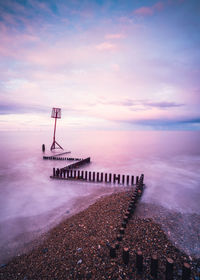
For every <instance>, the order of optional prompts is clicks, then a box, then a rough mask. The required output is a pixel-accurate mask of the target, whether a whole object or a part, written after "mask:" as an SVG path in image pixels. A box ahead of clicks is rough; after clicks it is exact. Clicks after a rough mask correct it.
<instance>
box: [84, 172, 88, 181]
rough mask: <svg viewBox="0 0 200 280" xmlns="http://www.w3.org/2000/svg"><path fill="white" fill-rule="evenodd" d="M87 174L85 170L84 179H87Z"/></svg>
mask: <svg viewBox="0 0 200 280" xmlns="http://www.w3.org/2000/svg"><path fill="white" fill-rule="evenodd" d="M87 175H88V172H87V171H85V180H86V181H87Z"/></svg>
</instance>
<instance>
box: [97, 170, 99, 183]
mask: <svg viewBox="0 0 200 280" xmlns="http://www.w3.org/2000/svg"><path fill="white" fill-rule="evenodd" d="M97 182H99V172H97Z"/></svg>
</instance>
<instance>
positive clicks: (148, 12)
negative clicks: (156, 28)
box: [133, 2, 164, 16]
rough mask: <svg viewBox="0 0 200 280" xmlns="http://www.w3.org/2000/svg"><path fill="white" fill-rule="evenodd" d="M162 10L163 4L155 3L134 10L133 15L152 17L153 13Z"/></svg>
mask: <svg viewBox="0 0 200 280" xmlns="http://www.w3.org/2000/svg"><path fill="white" fill-rule="evenodd" d="M163 8H164V4H163V2H157V3H156V4H155V5H153V6H150V7H148V6H143V7H141V8H138V9H136V10H134V12H133V13H134V14H135V15H140V16H152V15H153V14H154V13H155V12H157V11H161V10H162V9H163Z"/></svg>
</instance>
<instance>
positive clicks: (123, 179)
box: [122, 175, 125, 185]
mask: <svg viewBox="0 0 200 280" xmlns="http://www.w3.org/2000/svg"><path fill="white" fill-rule="evenodd" d="M124 182H125V175H122V184H123V185H124Z"/></svg>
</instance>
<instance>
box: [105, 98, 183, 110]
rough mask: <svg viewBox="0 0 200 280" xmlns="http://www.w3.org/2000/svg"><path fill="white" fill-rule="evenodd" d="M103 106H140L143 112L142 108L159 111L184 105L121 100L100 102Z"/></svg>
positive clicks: (167, 102)
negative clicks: (157, 109)
mask: <svg viewBox="0 0 200 280" xmlns="http://www.w3.org/2000/svg"><path fill="white" fill-rule="evenodd" d="M101 103H102V104H104V105H114V106H124V107H138V106H140V108H141V110H144V107H146V108H147V109H149V108H150V107H152V108H159V109H168V108H174V107H181V106H184V105H185V104H183V103H176V102H172V101H158V102H156V101H149V100H136V99H135V100H134V99H128V98H127V99H126V98H125V99H121V100H118V101H116V100H110V101H106V100H104V101H101Z"/></svg>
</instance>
